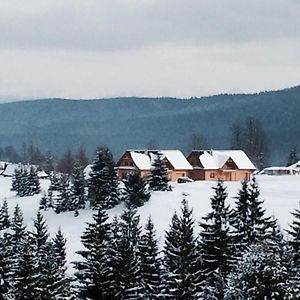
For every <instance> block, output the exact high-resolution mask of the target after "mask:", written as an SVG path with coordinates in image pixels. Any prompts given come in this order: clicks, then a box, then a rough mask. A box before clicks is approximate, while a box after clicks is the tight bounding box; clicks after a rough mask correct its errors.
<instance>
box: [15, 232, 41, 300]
mask: <svg viewBox="0 0 300 300" xmlns="http://www.w3.org/2000/svg"><path fill="white" fill-rule="evenodd" d="M18 248H19V251H18V254H15V255H14V263H13V265H12V269H11V273H12V274H11V278H12V282H11V283H12V288H11V292H10V293H11V296H12V299H15V300H32V299H38V273H37V262H36V258H35V255H34V250H33V249H32V246H31V245H30V242H29V240H28V238H25V239H23V240H22V241H20V242H19V245H18Z"/></svg>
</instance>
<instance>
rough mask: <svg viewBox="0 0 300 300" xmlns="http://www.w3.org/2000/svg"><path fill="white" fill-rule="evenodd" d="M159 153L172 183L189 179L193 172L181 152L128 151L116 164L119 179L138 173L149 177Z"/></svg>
mask: <svg viewBox="0 0 300 300" xmlns="http://www.w3.org/2000/svg"><path fill="white" fill-rule="evenodd" d="M158 153H161V157H162V160H163V162H164V164H165V165H166V167H167V169H168V174H169V180H170V181H177V179H178V178H179V177H187V176H189V172H190V171H192V170H193V168H192V166H191V165H190V164H189V162H188V161H187V160H186V158H185V157H184V155H183V154H182V152H181V151H179V150H127V151H126V152H125V153H124V154H123V155H122V157H121V158H120V160H119V161H118V162H117V164H116V170H117V174H118V177H119V178H124V177H126V175H127V174H128V173H130V172H138V173H139V174H140V176H141V177H146V176H148V175H149V173H150V170H151V168H152V164H153V162H154V160H155V158H156V156H157V154H158Z"/></svg>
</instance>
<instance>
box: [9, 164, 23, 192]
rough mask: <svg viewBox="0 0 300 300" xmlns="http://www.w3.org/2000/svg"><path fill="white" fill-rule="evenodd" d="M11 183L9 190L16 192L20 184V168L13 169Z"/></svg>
mask: <svg viewBox="0 0 300 300" xmlns="http://www.w3.org/2000/svg"><path fill="white" fill-rule="evenodd" d="M11 183H12V185H11V191H15V192H17V191H18V190H19V188H20V184H21V170H19V169H15V171H14V174H13V177H12V181H11Z"/></svg>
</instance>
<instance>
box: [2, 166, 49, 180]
mask: <svg viewBox="0 0 300 300" xmlns="http://www.w3.org/2000/svg"><path fill="white" fill-rule="evenodd" d="M31 167H33V168H34V169H35V170H38V167H37V166H36V165H30V164H22V163H18V164H15V163H7V164H6V166H5V169H4V170H3V171H2V172H1V173H0V175H2V176H4V177H13V176H14V174H15V170H26V171H27V172H30V168H31ZM38 176H39V178H47V177H48V174H47V173H45V172H44V171H42V170H40V171H39V173H38Z"/></svg>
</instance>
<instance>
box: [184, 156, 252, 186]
mask: <svg viewBox="0 0 300 300" xmlns="http://www.w3.org/2000/svg"><path fill="white" fill-rule="evenodd" d="M187 160H188V162H189V163H190V164H191V165H192V167H193V170H192V171H191V172H190V178H192V179H193V180H218V179H221V180H224V181H242V180H249V179H250V176H251V174H252V173H253V171H254V170H256V168H255V166H254V165H253V163H252V162H251V161H250V159H249V158H248V156H247V155H246V154H245V152H244V151H241V150H193V151H192V152H191V153H190V154H189V155H188V157H187Z"/></svg>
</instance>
